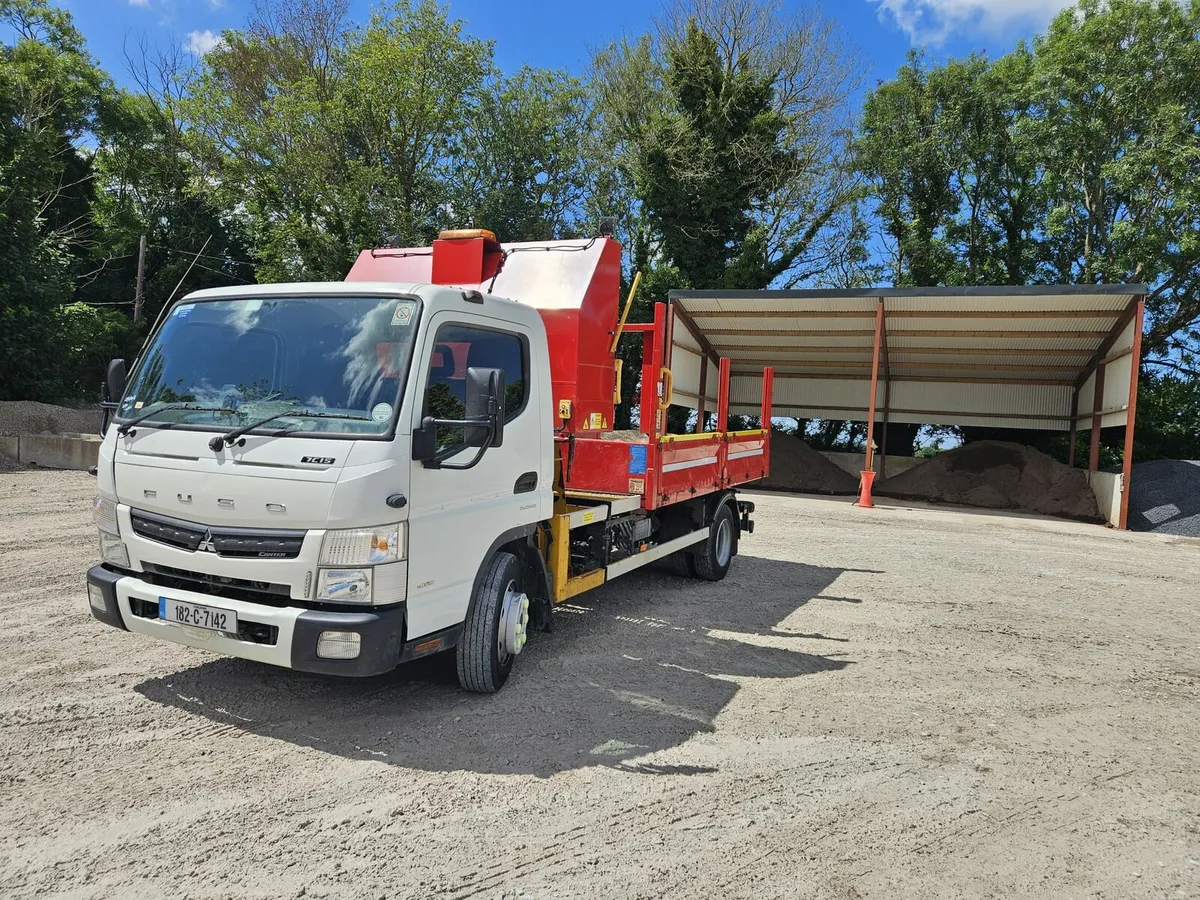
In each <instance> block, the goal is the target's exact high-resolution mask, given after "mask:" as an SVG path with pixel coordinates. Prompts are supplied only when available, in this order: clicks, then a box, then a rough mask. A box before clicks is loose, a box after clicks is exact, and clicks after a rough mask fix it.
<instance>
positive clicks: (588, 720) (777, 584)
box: [135, 555, 858, 777]
mask: <svg viewBox="0 0 1200 900" xmlns="http://www.w3.org/2000/svg"><path fill="white" fill-rule="evenodd" d="M843 571H844V570H843V569H834V568H822V567H817V566H808V565H802V564H800V563H793V562H784V561H779V560H771V559H761V558H756V557H751V556H745V555H743V556H739V557H738V560H737V561H736V562H735V563H734V566H733V568H732V569H731V571H730V573H729V575H728V577H727V578H726V579H725V580H724V581H722V582H718V583H716V584H710V583H706V582H701V581H693V580H689V579H682V578H677V577H675V576H673V575H671V574H669V573H667V572H665V571H659V570H654V569H651V570H647V571H644V572H642V573H635V574H633V575H630V576H628V577H626V578H623V579H621V580H620V581H618V582H614V583H613V584H611V585H605V586H604V587H601V588H599V589H597V590H595V591H593V592H591V593H589V594H586V595H584V596H582V597H579V598H576V600H574V601H570V602H568V603H567V604H564V605H563V606H561V607H559V609H558V611H557V614H556V616H555V623H554V625H555V630H554V632H553V633H551V634H547V635H537V636H535V637H534V638H533V639H532V640H531V641H530V644H529V646H528V647H527V648H526V650H525V652H524V653H523V654H522V655H521V658H520V660H519V661H518V663H517V668H516V669H515V670H514V673H513V676H512V677H511V678H510V679H509V682H508V684H507V685H506V686H505V688H504V690H503V691H501V692H500V693H499V694H495V695H491V696H479V695H474V694H468V693H466V692H464V691H462V690H460V689H459V687H458V683H457V680H456V678H455V668H454V657H453V654H449V653H448V654H442V655H440V656H437V657H432V658H429V659H425V660H419V661H417V662H415V663H410V664H408V665H406V666H402V667H400V668H399V669H397V670H396V671H395V672H392V673H390V674H388V675H381V676H378V677H376V678H370V679H362V680H348V679H338V678H332V677H325V676H319V675H309V674H305V673H298V672H291V671H288V670H282V669H274V668H271V667H268V666H263V665H259V664H256V663H250V662H246V661H243V660H236V659H229V658H221V659H214V660H212V661H211V662H206V663H203V664H201V665H198V666H194V667H192V668H190V669H185V670H183V671H180V672H177V673H175V674H172V675H170V676H167V677H163V678H152V679H149V680H147V681H144V682H142V683H141V684H139V685H137V686H136V688H135V690H137V691H138V693H140V694H142V695H143V696H144V697H146V698H147V699H149V700H151V701H153V702H155V703H160V704H163V705H164V706H170V707H175V708H176V709H179V710H183V711H184V712H186V713H188V714H189V715H191V716H200V717H204V718H207V719H209V720H210V721H212V722H213V723H216V724H219V725H220V726H222V727H223V728H228V727H234V728H238V729H242V730H244V731H246V732H248V733H253V734H258V735H262V736H266V737H270V738H275V739H277V740H283V741H288V742H290V743H293V744H297V745H300V746H305V747H312V748H315V749H318V750H324V751H326V752H329V753H334V754H337V755H339V756H344V757H348V758H353V759H372V760H377V761H380V762H386V763H390V764H392V765H397V766H404V767H410V768H417V769H423V770H429V771H454V770H467V771H472V772H480V773H527V774H533V775H537V776H542V777H547V776H550V775H552V774H554V773H555V772H558V771H563V770H566V769H573V768H579V767H584V766H594V765H609V766H616V767H620V768H622V769H624V770H626V771H632V772H637V773H641V774H647V775H657V774H675V775H678V774H697V773H702V772H707V771H712V769H710V768H708V767H706V766H704V765H702V763H703V760H690V761H689V763H699V764H688V765H675V764H671V763H669V762H660V761H651V762H646V761H641V762H633V760H635V759H636V758H638V757H643V756H645V755H647V754H650V753H653V752H655V751H659V750H665V749H667V748H670V747H676V746H678V745H680V744H682V743H684V742H685V741H687V740H688V739H689V738H690V737H692V736H693V735H696V734H701V733H706V732H712V731H713V730H714V728H715V726H714V720H715V719H716V717H717V716H718V714H720V713H721V711H722V710H724V709H725V707H726V706H727V705H728V704H729V702H730V701H731V700H732V699H733V697H734V695H735V694H737V692H738V691H739V690H740V689H741V683H740V680H741V679H753V678H787V679H799V678H800V676H804V675H816V674H821V673H834V672H838V671H840V670H842V669H844V668H845V667H846V666H848V665H850V664H851V662H850V660H849V659H847V658H846V655H845V652H844V651H845V648H846V645H847V641H848V639H846V638H841V637H838V636H836V635H826V634H822V633H820V632H818V631H816V630H815V629H811V628H806V627H804V622H803V615H802V614H801V615H798V616H797V615H793V614H794V613H797V611H798V610H800V609H801V608H802V607H804V606H805V605H807V604H809V603H826V601H833V602H831V603H827V604H826V609H834V608H837V607H841V606H842V603H841V602H840V601H844V600H847V599H851V598H845V597H832V596H830V597H827V598H826V597H822V594H823V592H824V591H825V590H826V589H827V588H829V586H830V585H832V584H833V583H834V581H835V580H836V579H837V578H838V576H839V575H841V573H842V572H843ZM855 602H858V601H855ZM785 619H787V620H788V622H787V627H786V629H782V628H780V623H782V622H783V621H784V620H785ZM816 642H820V643H816ZM811 649H820V650H821V653H819V654H818V653H812V652H809V651H810V650H811ZM826 651H828V652H826ZM820 689H821V687H820V680H819V679H814V680H813V681H812V682H811V683H810V682H809V681H808V680H807V679H806V680H805V681H804V683H803V684H797V685H796V687H795V689H794V692H793V697H794V702H795V703H797V704H802V703H804V702H805V700H804V695H805V692H806V691H809V690H820Z"/></svg>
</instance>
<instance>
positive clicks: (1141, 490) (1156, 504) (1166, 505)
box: [1117, 459, 1200, 537]
mask: <svg viewBox="0 0 1200 900" xmlns="http://www.w3.org/2000/svg"><path fill="white" fill-rule="evenodd" d="M1117 471H1120V470H1119V469H1118V470H1117ZM1130 484H1131V485H1132V489H1131V492H1130V494H1129V527H1130V528H1132V529H1133V530H1134V531H1157V532H1158V533H1160V534H1178V535H1186V536H1189V537H1200V459H1191V460H1187V459H1155V460H1151V461H1150V462H1144V463H1139V462H1135V463H1134V464H1133V471H1132V472H1131V473H1130Z"/></svg>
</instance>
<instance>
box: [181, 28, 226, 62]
mask: <svg viewBox="0 0 1200 900" xmlns="http://www.w3.org/2000/svg"><path fill="white" fill-rule="evenodd" d="M219 46H221V36H220V35H219V34H213V33H212V31H210V30H209V29H207V28H205V29H204V30H203V31H189V32H188V36H187V42H186V43H184V45H183V49H184V50H187V51H188V52H189V53H191V54H193V55H194V56H204V54H206V53H209V52H211V51H213V50H215V49H217V47H219Z"/></svg>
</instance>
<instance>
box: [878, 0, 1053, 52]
mask: <svg viewBox="0 0 1200 900" xmlns="http://www.w3.org/2000/svg"><path fill="white" fill-rule="evenodd" d="M869 2H871V3H875V4H876V5H877V6H878V7H879V17H880V18H881V19H887V18H890V19H891V20H892V21H893V22H895V24H896V25H897V26H899V28H900V29H901V30H902V31H903V32H904V33H905V34H907V35H908V37H909V40H911V41H912V42H913V43H914V44H940V43H941V42H942V41H944V40H946V38H948V37H949V36H950V35H952V34H967V33H980V32H984V33H988V34H1000V33H1002V32H1004V31H1007V30H1008V29H1010V28H1014V27H1019V26H1034V27H1041V26H1044V25H1046V24H1047V23H1048V22H1049V21H1050V20H1051V19H1052V18H1054V15H1055V14H1056V13H1057V12H1058V11H1059V10H1061V9H1063V8H1064V7H1067V6H1070V5H1071V3H1072V0H869Z"/></svg>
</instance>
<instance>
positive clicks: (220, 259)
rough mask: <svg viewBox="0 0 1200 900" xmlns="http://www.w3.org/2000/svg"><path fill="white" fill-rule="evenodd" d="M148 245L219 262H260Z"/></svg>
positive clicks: (240, 263)
mask: <svg viewBox="0 0 1200 900" xmlns="http://www.w3.org/2000/svg"><path fill="white" fill-rule="evenodd" d="M148 246H151V247H153V248H155V249H156V250H166V251H167V252H168V253H181V254H183V255H184V256H191V257H194V258H196V259H212V260H216V261H217V262H231V263H236V264H237V265H241V266H254V267H256V268H257V267H258V263H256V262H251V261H250V260H248V259H235V258H234V257H232V256H214V255H213V254H211V253H194V252H192V251H191V250H180V249H179V248H178V247H168V246H167V245H166V244H149V245H148Z"/></svg>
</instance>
